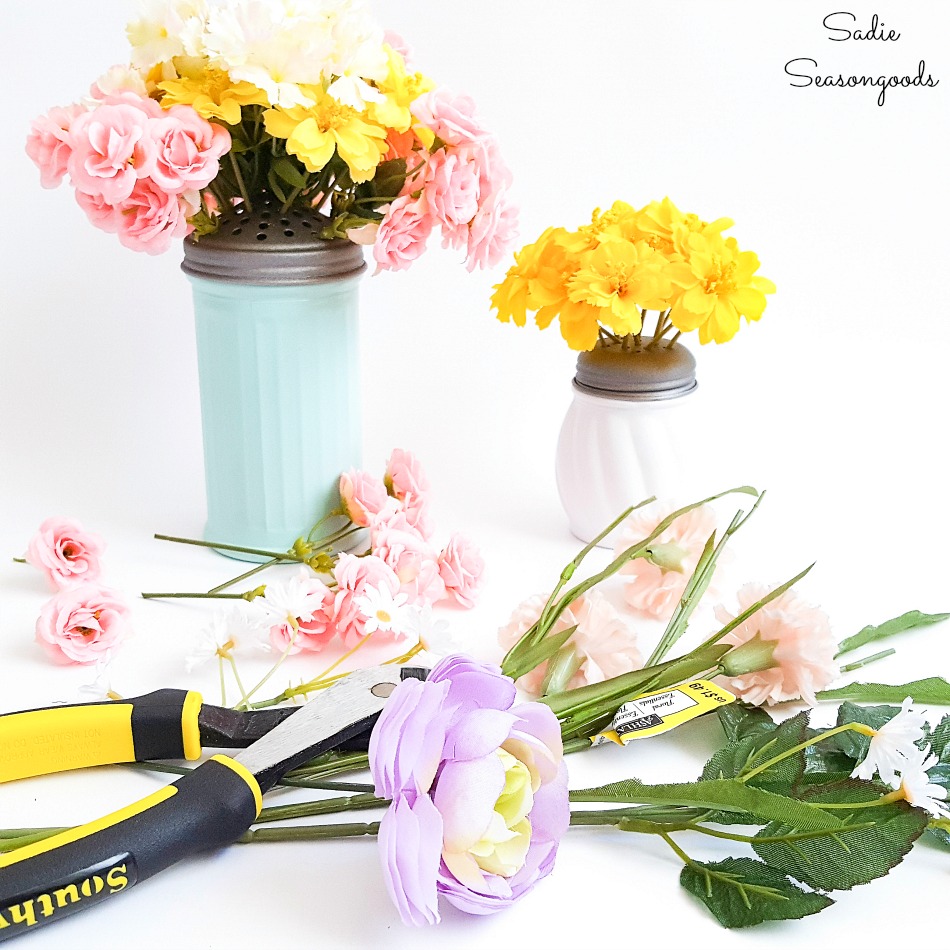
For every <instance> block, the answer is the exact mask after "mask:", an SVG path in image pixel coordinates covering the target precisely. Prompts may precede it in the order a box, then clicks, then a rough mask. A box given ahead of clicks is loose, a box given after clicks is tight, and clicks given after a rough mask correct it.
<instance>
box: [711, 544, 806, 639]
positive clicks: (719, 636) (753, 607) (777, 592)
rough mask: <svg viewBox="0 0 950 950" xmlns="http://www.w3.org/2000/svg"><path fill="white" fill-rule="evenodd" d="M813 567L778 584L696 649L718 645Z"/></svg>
mask: <svg viewBox="0 0 950 950" xmlns="http://www.w3.org/2000/svg"><path fill="white" fill-rule="evenodd" d="M814 566H815V563H814V562H812V563H811V564H809V565H808V567H806V568H805V570H803V571H800V572H799V573H798V574H796V575H795V576H794V577H793V578H792V579H791V580H787V581H786V582H785V583H784V584H780V585H779V586H778V587H776V588H775V589H774V590H772V591H769V593H768V594H766V595H765V596H764V597H763V598H762V599H761V600H757V601H756V602H755V603H754V604H752V605H751V606H750V607H747V608H746V609H745V610H743V611H742V613H741V614H739V615H738V616H737V617H736V618H735V619H734V620H730V621H729V623H727V624H726V625H725V626H724V627H722V628H720V629H719V630H717V631H716V633H714V634H713V635H712V636H711V637H710V638H709V639H708V640H704V641H703V642H702V643H701V644H700V645H699V646H698V647H697V649H703V648H705V647H708V646H712V644H714V643H718V642H719V641H720V640H721V639H722V638H723V637H724V636H725V635H726V634H727V633H731V632H732V631H733V630H735V628H736V627H738V626H739V625H740V624H743V623H745V622H746V620H748V619H749V617H751V616H752V615H753V614H754V613H755V612H756V611H757V610H761V609H762V608H763V607H764V606H765V605H766V604H770V603H771V602H772V601H773V600H775V599H776V598H777V597H781V596H782V594H784V593H785V591H787V590H788V589H789V588H791V587H794V586H795V585H796V584H797V583H798V582H799V581H800V580H801V579H802V578H803V577H804V576H805V575H806V574H807V573H808V572H809V571H810V570H811V569H812V568H813V567H814Z"/></svg>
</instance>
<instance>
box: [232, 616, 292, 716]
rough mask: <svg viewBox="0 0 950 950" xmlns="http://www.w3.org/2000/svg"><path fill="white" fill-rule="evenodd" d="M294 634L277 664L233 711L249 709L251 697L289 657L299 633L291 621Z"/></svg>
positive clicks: (242, 698) (245, 695) (243, 697)
mask: <svg viewBox="0 0 950 950" xmlns="http://www.w3.org/2000/svg"><path fill="white" fill-rule="evenodd" d="M292 624H293V628H294V632H293V634H292V636H291V638H290V640H289V641H288V642H287V646H286V647H284V652H283V653H281V655H280V656H279V657H278V658H277V662H276V663H275V664H274V665H273V666H272V667H271V668H270V669H269V670H268V671H267V672H266V673H265V674H264V676H263V677H262V678H261V680H260V682H259V683H258V684H257V685H256V686H255V687H253V688H252V689H251V691H250V692H249V693H244V695H243V696H242V697H241V701H240V702H239V703H238V704H237V705H236V706H235V707H234V708H235V709H250V708H251V705H250V699H251V697H252V696H253V695H254V694H255V693H256V692H257V691H258V690H259V689H260V688H261V687H262V686H263V685H264V684H265V683H266V682H267V681H268V680H269V679H270V678H271V677H272V676H273V675H274V674H275V673H276V672H277V670H278V669H280V665H281V664H282V663H283V662H284V660H286V659H287V657H288V656H290V651H291V649H292V648H293V645H294V643H295V642H296V640H297V634H298V633H300V628H299V627H298V626H297V623H296V621H292Z"/></svg>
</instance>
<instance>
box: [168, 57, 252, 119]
mask: <svg viewBox="0 0 950 950" xmlns="http://www.w3.org/2000/svg"><path fill="white" fill-rule="evenodd" d="M158 88H159V89H161V90H162V92H163V95H162V108H163V109H170V108H171V107H172V106H178V105H184V106H191V107H192V108H193V109H194V110H195V112H197V113H198V115H200V116H201V117H202V118H204V119H220V120H221V121H222V122H226V123H227V124H228V125H237V124H238V123H239V122H240V121H241V106H251V105H259V106H266V105H267V96H266V95H265V93H264V91H263V90H261V89H258V88H257V86H255V85H253V84H252V83H249V82H237V83H235V82H232V81H231V77H230V76H228V74H227V73H226V72H224V71H223V70H220V69H210V68H208V69H205V70H201V71H199V72H198V73H197V74H196V75H194V76H184V75H183V76H180V77H179V78H178V79H169V80H166V81H165V82H160V83H158Z"/></svg>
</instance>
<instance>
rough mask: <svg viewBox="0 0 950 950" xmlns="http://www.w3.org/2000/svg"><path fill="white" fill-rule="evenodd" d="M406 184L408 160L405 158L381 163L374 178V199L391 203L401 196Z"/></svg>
mask: <svg viewBox="0 0 950 950" xmlns="http://www.w3.org/2000/svg"><path fill="white" fill-rule="evenodd" d="M405 183H406V160H405V159H404V158H393V159H390V160H389V161H388V162H380V164H379V165H377V166H376V175H375V176H374V178H373V194H374V197H377V198H380V199H386V200H389V201H391V200H392V199H393V198H395V197H396V196H397V195H398V194H400V192H401V191H402V186H403V185H404V184H405Z"/></svg>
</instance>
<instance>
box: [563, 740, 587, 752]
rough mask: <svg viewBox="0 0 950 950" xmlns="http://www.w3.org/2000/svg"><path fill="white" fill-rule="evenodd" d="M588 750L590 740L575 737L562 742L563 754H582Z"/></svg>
mask: <svg viewBox="0 0 950 950" xmlns="http://www.w3.org/2000/svg"><path fill="white" fill-rule="evenodd" d="M589 748H590V739H586V738H581V737H577V738H574V739H565V740H564V754H565V755H571V753H573V752H583V751H584V750H585V749H589Z"/></svg>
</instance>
